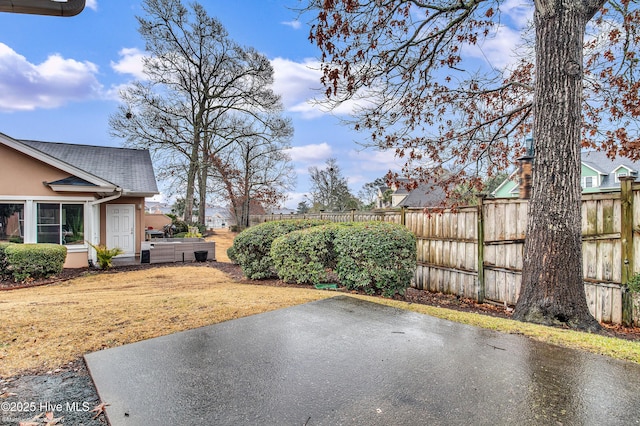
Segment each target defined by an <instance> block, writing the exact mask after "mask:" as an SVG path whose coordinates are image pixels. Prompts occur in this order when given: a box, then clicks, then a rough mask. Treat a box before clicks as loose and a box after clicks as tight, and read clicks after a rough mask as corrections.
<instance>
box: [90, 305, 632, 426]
mask: <svg viewBox="0 0 640 426" xmlns="http://www.w3.org/2000/svg"><path fill="white" fill-rule="evenodd" d="M211 309H215V306H212V307H211ZM85 359H86V361H87V365H88V367H89V370H90V372H91V375H92V378H93V380H94V382H95V384H96V387H97V390H98V393H99V395H100V397H101V399H102V401H103V402H105V403H107V404H109V406H108V407H107V409H106V413H107V416H108V419H109V422H110V423H111V425H113V426H119V425H148V424H155V425H178V424H184V425H212V424H215V425H336V424H344V425H411V424H429V425H462V424H464V425H469V424H473V425H496V424H498V425H501V424H504V425H506V424H518V425H521V424H531V425H537V424H540V425H547V424H563V425H601V424H607V425H629V424H640V392H639V389H640V365H637V364H632V363H625V362H620V361H616V360H612V359H609V358H606V357H602V356H597V355H593V354H589V353H585V352H580V351H575V350H569V349H563V348H560V347H556V346H552V345H547V344H543V343H539V342H535V341H533V340H530V339H528V338H525V337H523V336H517V335H506V334H501V333H496V332H492V331H488V330H483V329H479V328H475V327H470V326H465V325H461V324H456V323H452V322H448V321H445V320H440V319H436V318H432V317H429V316H426V315H421V314H417V313H412V312H408V311H403V310H398V309H395V308H390V307H386V306H383V305H378V304H375V303H370V302H365V301H361V300H359V299H355V298H352V297H348V296H338V297H333V298H331V299H326V300H321V301H317V302H312V303H308V304H305V305H299V306H295V307H291V308H286V309H281V310H277V311H272V312H268V313H264V314H260V315H255V316H251V317H245V318H241V319H237V320H233V321H228V322H225V323H220V324H216V325H212V326H208V327H203V328H199V329H195V330H191V331H186V332H181V333H176V334H173V335H169V336H164V337H159V338H155V339H151V340H146V341H143V342H139V343H134V344H130V345H125V346H122V347H118V348H113V349H107V350H103V351H99V352H94V353H91V354H88V355H86V357H85Z"/></svg>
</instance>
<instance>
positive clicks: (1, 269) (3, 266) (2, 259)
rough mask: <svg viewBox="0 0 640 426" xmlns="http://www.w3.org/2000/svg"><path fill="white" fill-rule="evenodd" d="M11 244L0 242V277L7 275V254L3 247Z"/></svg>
mask: <svg viewBox="0 0 640 426" xmlns="http://www.w3.org/2000/svg"><path fill="white" fill-rule="evenodd" d="M10 245H12V244H11V243H0V279H3V278H7V277H9V275H10V273H9V262H8V261H7V255H6V254H5V249H6V248H7V247H9V246H10Z"/></svg>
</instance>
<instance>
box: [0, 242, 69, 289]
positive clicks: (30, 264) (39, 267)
mask: <svg viewBox="0 0 640 426" xmlns="http://www.w3.org/2000/svg"><path fill="white" fill-rule="evenodd" d="M4 252H5V254H6V258H7V263H8V264H9V267H8V268H9V270H10V272H11V275H12V276H13V279H14V280H16V281H25V280H28V279H30V278H43V277H49V276H51V275H55V274H59V273H60V272H61V271H62V267H63V265H64V261H65V259H66V257H67V248H66V247H65V246H61V245H59V244H10V245H8V246H7V247H6V248H5V250H4Z"/></svg>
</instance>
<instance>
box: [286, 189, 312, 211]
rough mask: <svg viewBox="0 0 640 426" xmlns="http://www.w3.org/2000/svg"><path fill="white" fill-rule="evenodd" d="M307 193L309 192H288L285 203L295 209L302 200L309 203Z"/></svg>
mask: <svg viewBox="0 0 640 426" xmlns="http://www.w3.org/2000/svg"><path fill="white" fill-rule="evenodd" d="M307 195H309V194H307V193H306V192H289V193H287V201H285V203H284V205H285V206H286V207H288V208H290V209H295V208H297V207H298V204H300V203H301V202H302V201H307V204H309V202H308V201H309V200H308V198H307Z"/></svg>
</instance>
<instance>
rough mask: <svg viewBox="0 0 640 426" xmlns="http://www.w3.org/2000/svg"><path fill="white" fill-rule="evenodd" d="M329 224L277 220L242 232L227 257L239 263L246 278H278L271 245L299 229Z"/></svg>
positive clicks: (313, 221) (306, 220)
mask: <svg viewBox="0 0 640 426" xmlns="http://www.w3.org/2000/svg"><path fill="white" fill-rule="evenodd" d="M327 223H329V222H328V221H325V220H314V219H297V220H277V221H273V222H266V223H261V224H260V225H256V226H252V227H251V228H247V229H245V230H244V231H242V232H241V233H240V234H238V236H237V237H236V238H235V240H234V241H233V246H232V248H233V249H232V250H231V253H229V250H227V255H230V258H231V259H232V260H233V261H234V262H236V263H238V264H239V265H240V267H241V268H242V272H243V273H244V275H245V276H247V277H248V278H251V279H254V280H255V279H262V278H271V277H274V276H276V273H275V269H274V266H273V262H272V260H271V256H270V252H271V243H272V242H273V240H275V239H276V238H277V237H279V236H281V235H285V234H288V233H289V232H293V231H296V230H299V229H305V228H311V227H313V226H319V225H324V224H327Z"/></svg>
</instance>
